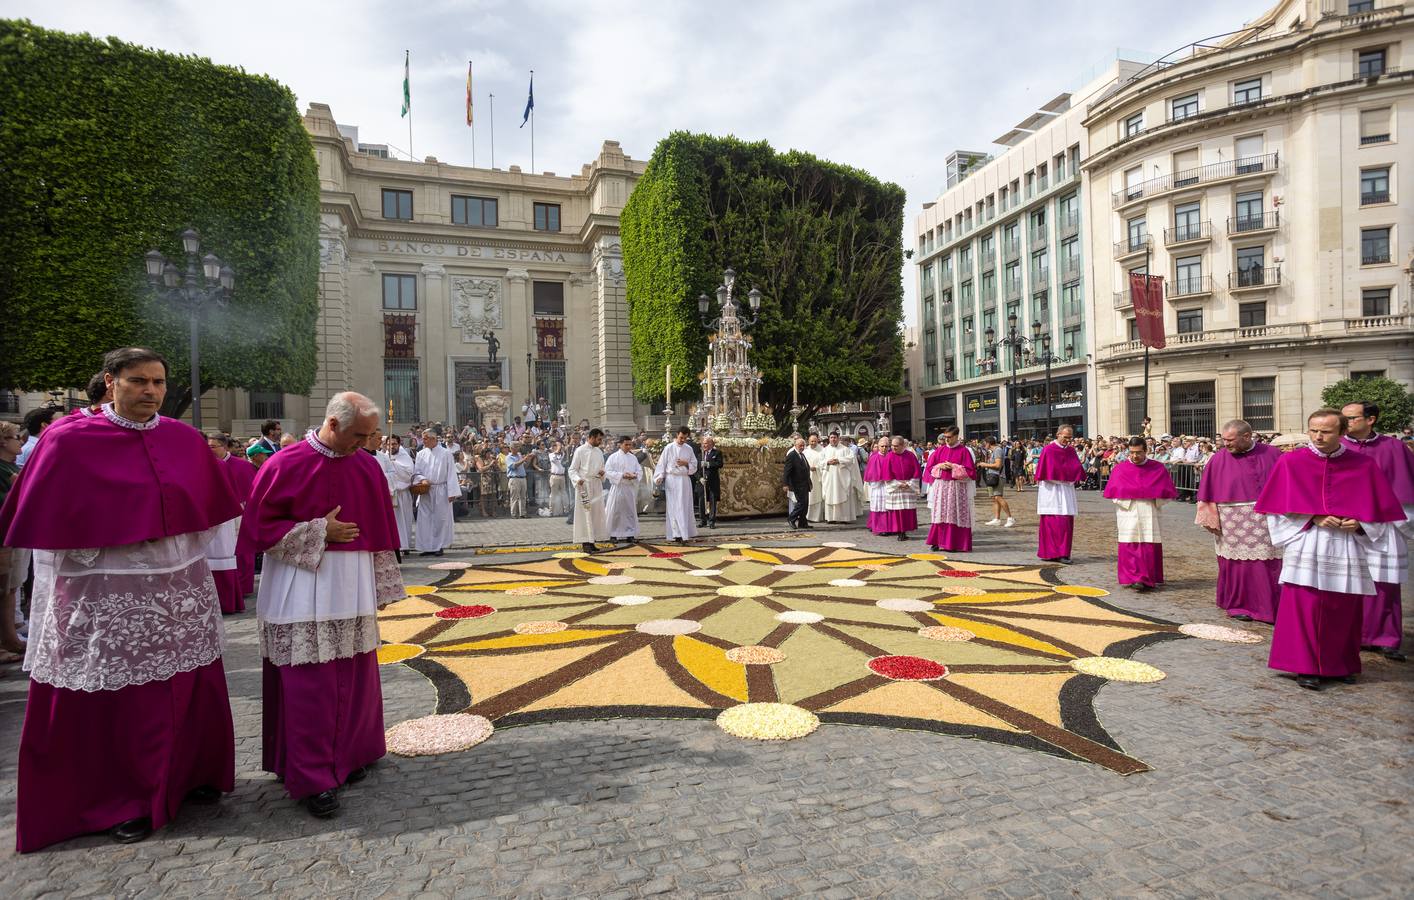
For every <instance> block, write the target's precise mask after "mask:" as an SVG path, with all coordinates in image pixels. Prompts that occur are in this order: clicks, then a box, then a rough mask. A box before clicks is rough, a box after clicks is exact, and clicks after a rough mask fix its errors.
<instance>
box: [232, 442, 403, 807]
mask: <svg viewBox="0 0 1414 900" xmlns="http://www.w3.org/2000/svg"><path fill="white" fill-rule="evenodd" d="M335 509H338V514H337V518H338V520H339V521H341V522H352V523H354V524H356V525H358V529H359V533H358V537H357V538H355V539H354V540H353V541H349V542H347V543H329V544H327V545H326V542H325V534H326V529H327V523H326V521H325V519H324V516H325V515H327V514H328V513H330V512H331V511H333V510H335ZM397 546H398V526H397V522H396V520H395V519H394V517H393V507H392V504H390V503H389V502H388V482H387V480H386V479H385V478H384V475H383V470H382V468H381V467H380V466H379V465H378V461H377V460H376V459H375V458H374V457H373V456H372V455H371V454H368V453H364V452H362V451H361V450H355V451H354V452H353V453H349V454H339V453H337V452H335V451H334V450H332V449H331V448H329V447H328V446H326V445H325V444H323V443H322V442H321V441H320V440H319V438H318V437H317V436H315V434H314V432H310V433H309V434H307V435H306V436H305V439H304V440H303V441H301V442H299V443H297V444H292V445H290V446H289V447H286V448H285V449H283V450H281V451H280V452H279V453H277V454H275V455H274V456H272V457H271V458H270V461H269V462H267V463H266V464H265V465H264V466H262V467H261V468H260V470H259V471H258V472H257V473H256V476H255V485H254V487H253V489H252V491H251V497H250V501H249V502H248V503H247V504H246V512H245V516H244V517H243V518H242V521H241V531H240V541H239V543H238V545H237V551H238V552H257V551H258V552H262V553H264V554H265V565H264V568H263V570H262V572H261V576H260V591H259V593H258V594H257V596H256V612H257V616H258V618H259V624H260V654H261V656H262V657H263V658H264V729H263V731H264V744H263V746H264V766H265V769H266V771H268V772H273V773H274V774H276V775H279V776H280V777H282V778H283V779H284V780H285V790H286V791H288V792H289V794H290V796H291V797H293V798H295V799H296V800H298V799H301V798H303V797H308V796H311V795H313V794H319V793H322V792H324V791H329V790H333V789H334V788H337V787H339V786H340V785H342V784H343V783H344V782H345V781H346V780H347V779H348V776H349V774H350V773H351V772H353V771H354V770H356V769H360V768H362V767H363V766H366V765H368V764H370V763H372V762H374V761H375V760H377V759H379V758H381V757H382V756H383V754H384V752H385V748H384V743H383V694H382V688H381V687H380V685H379V682H378V661H377V658H376V654H375V651H376V649H377V646H378V622H377V611H378V608H379V607H380V606H381V605H382V604H384V603H388V602H392V601H395V600H401V599H402V598H403V597H404V596H405V592H404V591H403V587H402V577H401V575H400V574H399V572H398V567H397V562H396V559H395V557H394V550H395V549H396V548H397Z"/></svg>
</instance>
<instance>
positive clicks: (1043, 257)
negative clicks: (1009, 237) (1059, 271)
mask: <svg viewBox="0 0 1414 900" xmlns="http://www.w3.org/2000/svg"><path fill="white" fill-rule="evenodd" d="M1050 283H1051V262H1050V255H1049V254H1048V253H1047V252H1046V251H1045V250H1037V251H1036V252H1035V253H1033V254H1031V286H1032V287H1033V288H1036V287H1045V286H1047V285H1049V284H1050Z"/></svg>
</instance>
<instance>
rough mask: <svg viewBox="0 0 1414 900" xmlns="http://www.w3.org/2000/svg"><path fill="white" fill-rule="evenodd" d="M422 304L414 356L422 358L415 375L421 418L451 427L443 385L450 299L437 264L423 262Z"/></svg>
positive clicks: (451, 408)
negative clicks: (420, 321) (418, 345)
mask: <svg viewBox="0 0 1414 900" xmlns="http://www.w3.org/2000/svg"><path fill="white" fill-rule="evenodd" d="M418 271H419V273H420V274H421V275H422V285H421V289H422V301H421V302H420V303H419V304H418V305H419V306H420V307H422V309H420V310H419V311H418V315H419V316H420V317H421V320H422V324H423V328H422V334H421V335H419V337H420V338H421V340H422V346H421V347H419V348H418V353H417V355H418V356H419V357H421V359H422V366H421V371H420V372H419V373H418V374H419V375H420V379H421V382H422V385H421V388H422V398H421V400H422V418H423V421H427V422H444V423H446V424H447V425H449V426H450V425H451V424H452V421H453V420H454V419H455V418H456V404H455V402H454V401H453V400H452V390H451V387H450V386H449V385H448V384H447V339H448V337H449V336H450V335H451V333H452V328H451V312H450V310H451V308H452V302H451V298H450V297H448V296H447V270H446V269H444V268H443V267H442V266H441V264H440V263H423V264H422V268H421V269H419V270H418Z"/></svg>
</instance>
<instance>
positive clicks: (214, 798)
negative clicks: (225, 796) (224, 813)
mask: <svg viewBox="0 0 1414 900" xmlns="http://www.w3.org/2000/svg"><path fill="white" fill-rule="evenodd" d="M220 801H221V792H220V791H218V790H216V788H214V787H212V786H211V785H209V784H203V785H202V786H201V787H197V788H192V789H191V791H189V792H188V793H187V802H188V803H196V804H198V805H200V806H210V805H212V804H213V803H219V802H220Z"/></svg>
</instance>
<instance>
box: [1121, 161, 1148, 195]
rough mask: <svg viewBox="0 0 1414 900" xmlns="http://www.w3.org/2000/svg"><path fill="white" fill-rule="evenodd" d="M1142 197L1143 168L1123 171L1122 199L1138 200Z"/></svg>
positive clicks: (1138, 167) (1136, 167)
mask: <svg viewBox="0 0 1414 900" xmlns="http://www.w3.org/2000/svg"><path fill="white" fill-rule="evenodd" d="M1142 196H1144V167H1143V166H1135V167H1134V168H1132V169H1125V170H1124V199H1125V200H1126V201H1129V200H1138V199H1139V198H1140V197H1142Z"/></svg>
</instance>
